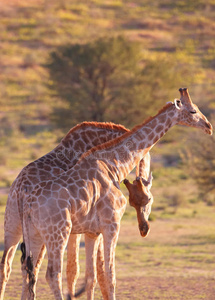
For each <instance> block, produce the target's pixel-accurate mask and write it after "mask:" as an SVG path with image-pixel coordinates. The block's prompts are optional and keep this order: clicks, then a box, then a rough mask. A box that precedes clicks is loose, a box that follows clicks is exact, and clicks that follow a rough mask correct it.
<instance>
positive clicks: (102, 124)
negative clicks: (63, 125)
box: [64, 121, 129, 139]
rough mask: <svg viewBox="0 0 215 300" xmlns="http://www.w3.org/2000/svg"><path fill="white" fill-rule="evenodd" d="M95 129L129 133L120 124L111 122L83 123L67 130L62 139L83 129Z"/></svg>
mask: <svg viewBox="0 0 215 300" xmlns="http://www.w3.org/2000/svg"><path fill="white" fill-rule="evenodd" d="M90 126H91V127H96V128H104V129H109V130H116V131H123V132H129V129H127V128H125V127H124V126H123V125H120V124H114V123H112V122H88V121H84V122H82V123H80V124H77V125H76V126H74V127H73V128H71V129H70V130H69V132H68V133H67V134H66V136H65V137H64V139H68V138H69V137H70V135H71V134H72V133H73V132H75V131H77V130H79V129H81V128H84V127H90Z"/></svg>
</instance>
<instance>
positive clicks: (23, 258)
mask: <svg viewBox="0 0 215 300" xmlns="http://www.w3.org/2000/svg"><path fill="white" fill-rule="evenodd" d="M20 249H21V252H22V256H21V264H23V263H24V260H25V258H26V248H25V243H24V242H23V243H21V245H20Z"/></svg>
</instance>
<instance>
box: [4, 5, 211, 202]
mask: <svg viewBox="0 0 215 300" xmlns="http://www.w3.org/2000/svg"><path fill="white" fill-rule="evenodd" d="M0 18H1V22H0V29H1V30H0V41H1V44H0V57H1V60H0V70H1V72H0V104H1V111H0V122H1V130H0V135H1V142H0V143H1V148H0V171H1V175H0V187H3V188H5V187H9V186H10V184H11V182H12V181H13V180H14V178H15V177H16V175H17V174H18V172H19V170H20V169H21V168H22V167H23V166H25V165H26V164H27V163H28V162H30V161H32V160H34V159H36V158H37V157H39V156H41V155H42V154H45V153H46V152H47V151H49V150H51V149H52V148H53V147H54V146H55V145H56V143H57V142H58V141H59V139H60V138H61V137H63V136H64V135H65V133H66V132H62V131H61V130H59V129H58V128H57V127H56V125H55V123H54V119H55V116H54V115H53V111H54V108H55V109H56V107H59V108H60V107H67V106H66V103H64V102H63V101H62V99H60V98H59V97H57V96H56V95H55V92H54V91H50V89H49V88H48V85H49V83H50V80H51V79H50V78H49V74H48V71H47V69H46V68H45V64H46V62H47V60H48V57H49V53H50V52H51V51H52V50H54V49H55V48H56V47H57V46H59V45H65V44H68V43H72V44H73V43H85V42H89V41H91V40H94V39H97V38H98V37H101V36H112V35H118V34H123V35H124V36H126V37H127V38H128V39H130V40H131V41H132V40H138V41H140V42H141V43H142V45H143V51H144V53H145V56H146V57H147V58H149V59H151V60H152V61H154V62H156V61H157V64H158V74H159V59H161V60H162V59H167V60H168V58H170V57H171V59H174V61H176V62H177V61H178V63H179V65H180V64H185V65H186V64H187V66H188V68H187V72H188V74H189V75H190V78H191V77H192V78H194V79H195V80H191V81H190V82H184V81H183V80H181V82H178V83H177V86H175V92H174V93H173V92H172V91H171V92H170V99H163V98H162V90H161V91H160V94H159V100H160V103H161V106H162V105H163V103H165V102H166V101H168V100H172V99H174V98H175V97H178V88H179V87H181V86H187V85H189V86H188V87H189V91H190V93H191V96H192V99H193V101H194V102H195V103H197V104H198V105H199V107H200V108H201V109H202V110H203V112H204V113H205V114H206V115H207V116H209V114H211V113H213V112H214V109H215V102H214V94H215V93H214V92H215V86H214V84H213V82H214V79H215V51H214V46H215V42H214V41H215V39H214V37H215V1H209V0H208V1H203V0H198V1H195V2H193V1H177V2H176V3H174V4H173V2H172V1H170V0H162V1H158V0H155V1H154V2H153V5H151V2H150V1H140V0H139V1H137V0H136V1H132V2H131V1H114V0H113V1H111V0H110V1H103V0H95V1H87V2H86V1H74V0H61V1H59V0H53V1H52V2H51V3H50V1H48V0H44V1H36V0H31V1H24V0H19V1H15V0H14V1H10V2H8V1H2V0H1V2H0ZM155 76H156V74H155ZM155 80H159V78H151V84H152V85H153V84H155V82H154V81H155ZM189 83H190V84H189ZM167 86H168V85H167ZM165 89H166V86H165ZM164 101H165V102H164ZM55 111H56V110H55ZM153 112H154V113H156V112H157V108H156V107H155V108H153ZM134 117H135V116H134ZM73 125H74V124H73V123H72V121H71V127H72V126H73ZM68 130H69V128H68ZM187 130H188V129H185V134H184V135H183V141H182V143H184V142H185V141H186V134H187ZM189 130H190V129H189ZM181 132H182V133H184V129H181V128H178V129H175V134H171V133H170V134H169V135H168V136H167V138H166V139H165V140H164V142H165V141H166V143H163V144H161V145H160V146H159V147H157V148H156V149H155V154H156V155H159V156H160V155H161V156H162V157H163V159H164V160H161V162H163V161H165V157H168V155H169V154H171V151H174V150H175V149H177V151H179V150H180V148H181V145H180V143H181V142H180V143H179V142H178V140H176V139H175V136H178V135H179V136H180V137H181V134H180V133H181ZM180 140H181V138H180ZM178 156H179V155H178V154H176V158H178ZM173 159H174V157H173ZM170 160H171V159H170ZM155 165H156V166H157V167H159V166H160V164H156V159H155ZM171 172H172V171H171ZM167 173H168V172H167ZM176 177H178V175H176ZM3 198H4V199H3V202H4V201H5V196H4V197H3Z"/></svg>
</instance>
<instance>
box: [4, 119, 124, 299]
mask: <svg viewBox="0 0 215 300" xmlns="http://www.w3.org/2000/svg"><path fill="white" fill-rule="evenodd" d="M128 131H129V130H128V129H126V128H125V127H124V126H122V125H116V124H113V123H97V122H83V123H81V124H78V125H77V126H75V127H74V128H72V129H71V130H70V131H69V132H68V133H67V135H66V136H65V137H64V138H63V139H62V141H61V142H60V144H59V145H58V146H57V147H56V148H55V149H53V150H52V151H51V152H49V153H47V154H46V155H44V156H43V157H41V158H39V159H37V160H36V161H34V162H32V163H30V164H29V165H27V166H26V167H24V168H23V170H22V171H21V172H20V173H19V175H18V176H17V178H16V179H15V181H14V182H13V184H12V186H11V188H10V191H9V195H8V201H7V205H6V211H5V223H4V253H3V257H2V260H1V264H0V299H3V297H4V290H5V287H6V283H7V281H8V279H9V275H10V272H11V265H12V261H13V257H14V254H15V251H16V248H17V246H18V243H19V240H20V238H21V236H22V225H21V224H22V215H23V211H22V201H23V197H24V196H25V193H26V192H27V193H30V191H31V190H32V189H33V187H34V186H35V185H36V184H37V183H39V182H40V181H41V180H48V179H52V178H56V177H58V176H59V175H60V174H61V173H63V172H65V171H67V170H69V169H70V168H72V167H73V166H74V165H75V164H76V162H77V161H78V159H79V158H80V156H81V155H82V154H83V153H84V152H86V151H87V150H89V149H90V148H92V147H93V146H96V145H98V144H101V143H104V142H106V141H108V140H110V139H112V138H115V137H118V136H120V135H122V134H123V133H125V132H128ZM79 241H80V236H78V235H71V237H70V239H69V242H68V267H67V278H68V289H69V291H70V292H71V293H74V284H75V282H76V277H77V276H78V271H79V270H78V265H77V259H78V258H77V254H78V251H77V250H78V249H77V250H76V249H75V245H77V248H78V245H79ZM44 251H45V249H44V248H43V249H42V251H41V258H39V260H38V264H37V268H36V270H39V266H40V264H41V262H42V258H43V255H44V253H45V252H44ZM70 252H71V254H70Z"/></svg>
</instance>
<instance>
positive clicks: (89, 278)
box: [85, 234, 100, 300]
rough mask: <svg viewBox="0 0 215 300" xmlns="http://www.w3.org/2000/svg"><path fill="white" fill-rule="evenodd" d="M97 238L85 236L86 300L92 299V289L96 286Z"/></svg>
mask: <svg viewBox="0 0 215 300" xmlns="http://www.w3.org/2000/svg"><path fill="white" fill-rule="evenodd" d="M99 241H100V240H99V238H98V236H95V235H93V236H92V235H88V234H85V250H86V273H85V280H86V290H87V300H93V299H94V289H95V286H96V278H97V276H96V275H97V274H96V258H97V252H98V243H99Z"/></svg>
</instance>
